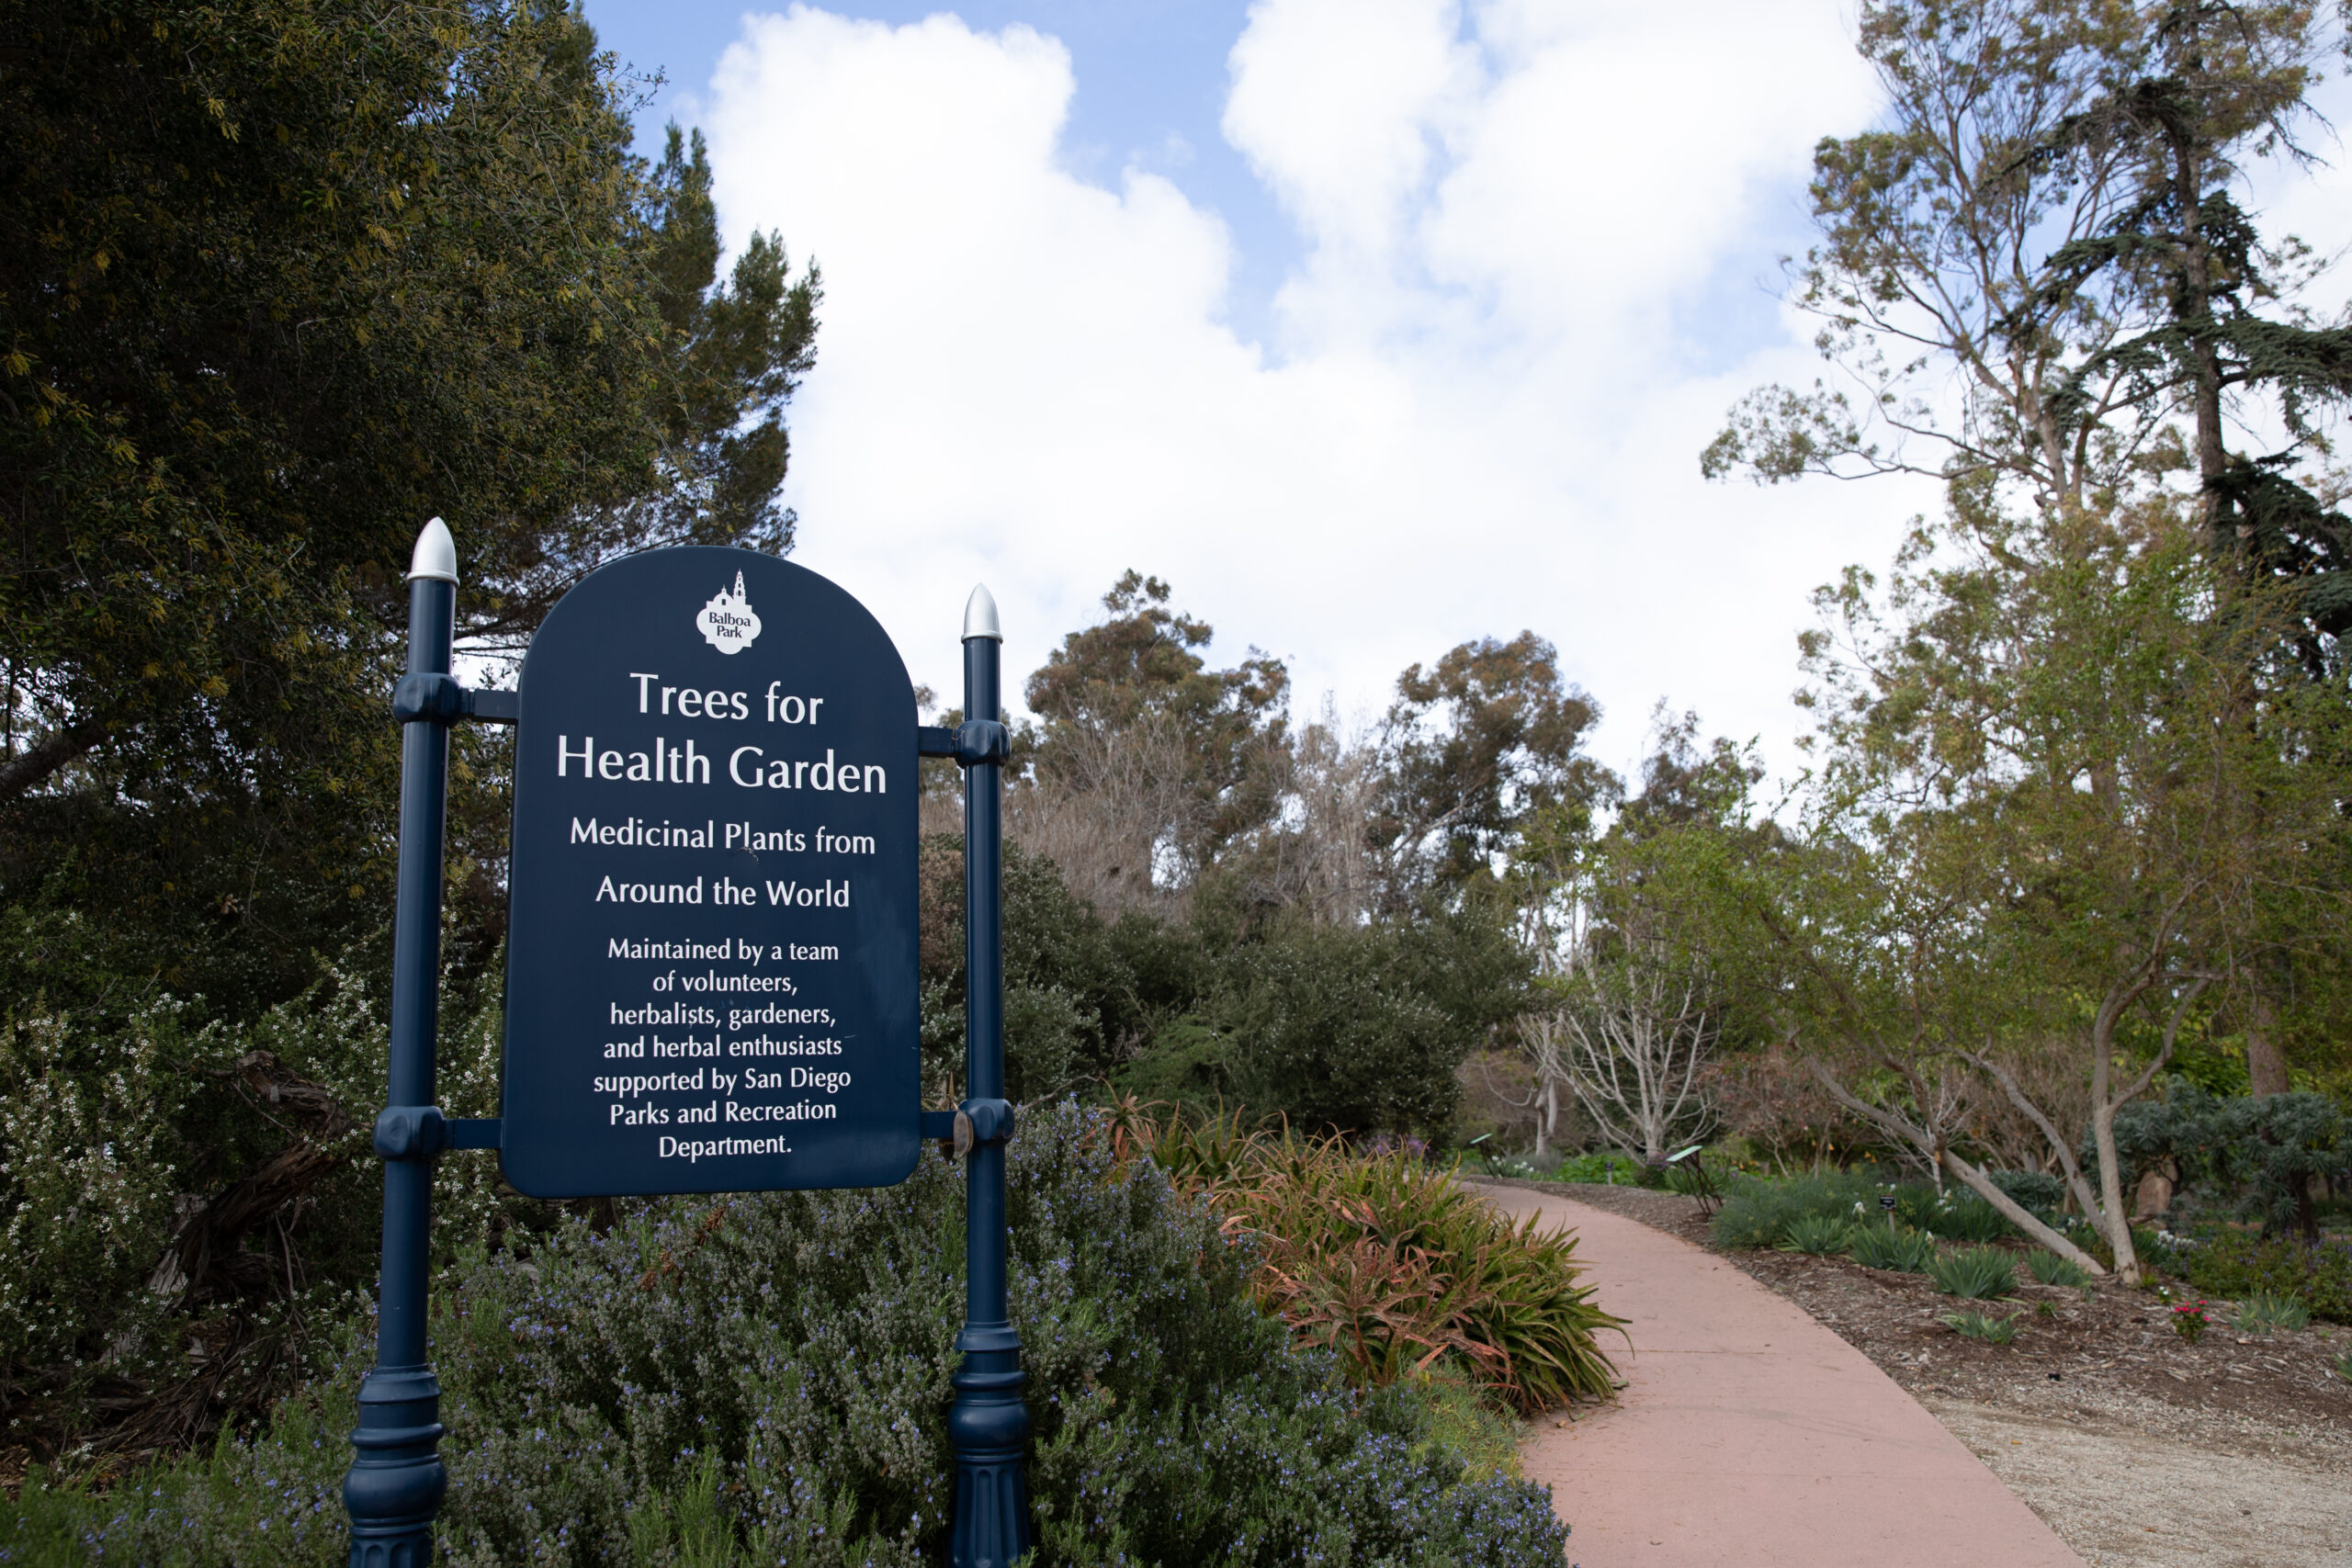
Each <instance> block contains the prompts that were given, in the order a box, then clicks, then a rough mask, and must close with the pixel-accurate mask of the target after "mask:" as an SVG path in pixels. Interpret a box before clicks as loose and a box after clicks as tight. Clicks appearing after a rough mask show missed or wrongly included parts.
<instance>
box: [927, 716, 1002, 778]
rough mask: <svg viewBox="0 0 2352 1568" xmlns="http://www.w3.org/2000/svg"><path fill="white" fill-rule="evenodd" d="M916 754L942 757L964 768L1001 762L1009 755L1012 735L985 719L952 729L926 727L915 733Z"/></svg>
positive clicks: (973, 720) (974, 720)
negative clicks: (984, 763) (983, 763)
mask: <svg viewBox="0 0 2352 1568" xmlns="http://www.w3.org/2000/svg"><path fill="white" fill-rule="evenodd" d="M915 753H916V755H918V756H922V757H944V758H946V759H947V760H949V761H953V762H955V763H956V765H957V766H958V767H964V768H969V767H973V766H975V765H977V764H979V763H982V762H1002V761H1005V760H1006V759H1008V758H1010V757H1011V756H1012V731H1010V730H1008V729H1006V728H1005V727H1004V726H1002V725H1001V724H999V723H997V722H996V721H995V720H994V719H988V718H976V719H971V720H968V721H967V722H966V723H963V724H960V725H957V726H956V728H953V729H949V728H945V727H944V726H941V725H936V724H926V725H922V726H920V727H919V728H917V729H916V730H915Z"/></svg>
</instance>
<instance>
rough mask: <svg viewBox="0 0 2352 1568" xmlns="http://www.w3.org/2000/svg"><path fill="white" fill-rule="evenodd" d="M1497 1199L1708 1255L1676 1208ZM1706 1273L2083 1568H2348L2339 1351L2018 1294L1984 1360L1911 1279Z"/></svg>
mask: <svg viewBox="0 0 2352 1568" xmlns="http://www.w3.org/2000/svg"><path fill="white" fill-rule="evenodd" d="M1507 1185H1510V1186H1516V1187H1527V1188H1531V1189H1533V1190H1539V1191H1544V1192H1555V1193H1557V1194H1559V1195H1561V1196H1563V1197H1567V1198H1573V1199H1575V1200H1576V1201H1578V1202H1582V1203H1588V1204H1590V1205H1592V1206H1593V1207H1595V1208H1599V1209H1605V1210H1607V1211H1609V1212H1610V1213H1618V1214H1623V1215H1625V1216H1627V1217H1628V1218H1631V1219H1635V1220H1639V1221H1641V1222H1642V1223H1644V1224H1648V1225H1650V1226H1652V1227H1654V1228H1656V1229H1658V1230H1661V1231H1664V1232H1666V1233H1667V1234H1668V1235H1677V1236H1680V1237H1682V1238H1683V1239H1685V1240H1687V1241H1691V1242H1692V1243H1695V1244H1697V1245H1700V1246H1702V1247H1703V1246H1704V1245H1705V1244H1706V1238H1707V1224H1706V1220H1705V1219H1704V1217H1703V1216H1702V1215H1701V1214H1700V1213H1699V1209H1698V1205H1697V1204H1696V1203H1694V1202H1692V1201H1691V1200H1690V1199H1688V1198H1683V1197H1679V1196H1677V1195H1675V1194H1673V1193H1667V1192H1656V1191H1649V1190H1644V1189H1641V1188H1629V1187H1610V1186H1596V1185H1589V1184H1585V1183H1571V1182H1537V1181H1514V1182H1510V1183H1507ZM1720 1256H1722V1257H1723V1258H1724V1259H1725V1260H1726V1261H1727V1262H1729V1263H1732V1264H1733V1265H1735V1266H1736V1267H1737V1268H1739V1269H1742V1270H1743V1271H1745V1272H1746V1273H1747V1274H1748V1275H1750V1276H1751V1277H1753V1278H1754V1279H1756V1280H1759V1281H1761V1282H1763V1283H1764V1284H1766V1285H1769V1286H1770V1287H1771V1288H1772V1289H1773V1290H1775V1291H1777V1292H1780V1293H1781V1295H1783V1296H1785V1297H1787V1298H1788V1299H1789V1300H1790V1301H1792V1302H1793V1303H1796V1304H1797V1305H1799V1306H1801V1307H1803V1308H1804V1310H1805V1311H1806V1312H1808V1313H1810V1314H1812V1315H1813V1316H1814V1317H1815V1319H1816V1320H1818V1321H1819V1322H1820V1323H1822V1324H1823V1325H1826V1326H1827V1327H1828V1328H1830V1329H1831V1330H1833V1331H1834V1332H1836V1333H1837V1334H1838V1337H1841V1338H1843V1339H1844V1340H1845V1341H1846V1342H1847V1343H1848V1344H1849V1345H1852V1346H1853V1347H1854V1348H1856V1349H1859V1350H1860V1351H1861V1352H1862V1353H1863V1354H1864V1355H1866V1356H1868V1357H1869V1358H1870V1359H1871V1360H1872V1361H1873V1362H1875V1363H1876V1364H1877V1365H1878V1366H1879V1367H1880V1368H1881V1369H1882V1370H1883V1371H1885V1372H1886V1373H1887V1374H1888V1375H1889V1376H1890V1377H1892V1378H1894V1381H1895V1382H1898V1383H1900V1384H1901V1385H1902V1386H1903V1387H1904V1388H1905V1389H1906V1390H1907V1391H1909V1392H1910V1393H1911V1394H1912V1395H1913V1397H1915V1398H1917V1400H1918V1401H1919V1402H1920V1404H1922V1405H1924V1406H1925V1407H1926V1408H1927V1409H1928V1411H1929V1412H1931V1413H1932V1414H1933V1415H1934V1416H1936V1417H1937V1418H1938V1419H1939V1420H1940V1421H1941V1422H1942V1423H1943V1425H1944V1426H1945V1427H1946V1428H1947V1429H1948V1430H1950V1431H1951V1433H1952V1434H1953V1435H1954V1436H1955V1437H1957V1438H1960V1439H1961V1441H1962V1442H1963V1443H1965V1444H1966V1445H1967V1446H1968V1448H1969V1449H1970V1450H1971V1451H1972V1452H1973V1453H1974V1454H1975V1455H1976V1456H1977V1458H1979V1459H1980V1460H1982V1461H1984V1462H1985V1465H1986V1466H1987V1467H1988V1468H1990V1469H1991V1470H1992V1471H1993V1472H1994V1473H1995V1474H1996V1475H1997V1476H1999V1477H2000V1478H2001V1480H2002V1481H2003V1482H2005V1483H2007V1485H2008V1487H2009V1489H2010V1490H2011V1491H2012V1492H2014V1493H2016V1494H2017V1495H2018V1496H2019V1497H2020V1498H2022V1499H2023V1500H2024V1501H2025V1502H2026V1504H2027V1505H2028V1506H2030V1507H2031V1508H2032V1509H2033V1510H2034V1511H2035V1512H2036V1513H2037V1514H2039V1515H2041V1517H2042V1518H2043V1519H2045V1520H2046V1521H2048V1522H2049V1524H2050V1525H2051V1527H2052V1529H2055V1530H2056V1531H2057V1532H2058V1534H2059V1535H2060V1537H2061V1538H2062V1539H2064V1540H2065V1541H2066V1543H2067V1544H2068V1545H2069V1546H2071V1547H2073V1548H2074V1549H2075V1551H2077V1552H2079V1553H2081V1554H2082V1556H2083V1558H2084V1559H2085V1560H2086V1562H2091V1563H2093V1564H2095V1565H2097V1568H2352V1488H2347V1485H2346V1483H2347V1482H2352V1383H2346V1382H2344V1381H2343V1380H2342V1379H2340V1378H2339V1377H2337V1376H2336V1374H2335V1369H2334V1361H2335V1354H2336V1352H2338V1351H2340V1350H2343V1349H2346V1348H2352V1333H2347V1332H2346V1330H2343V1329H2340V1328H2335V1329H2331V1328H2328V1327H2325V1326H2319V1327H2314V1328H2311V1329H2306V1330H2303V1331H2301V1332H2299V1333H2292V1334H2275V1335H2271V1336H2268V1337H2240V1336H2238V1335H2236V1334H2234V1333H2233V1332H2232V1331H2231V1329H2230V1327H2229V1326H2228V1325H2226V1324H2225V1323H2220V1322H2217V1323H2216V1324H2215V1325H2214V1326H2213V1327H2212V1328H2211V1329H2210V1330H2209V1331H2208V1332H2207V1333H2206V1335H2205V1337H2204V1338H2203V1339H2202V1340H2201V1341H2200V1342H2199V1343H2198V1344H2195V1345H2190V1344H2188V1343H2187V1342H2186V1341H2184V1340H2182V1339H2181V1338H2179V1337H2177V1335H2175V1334H2174V1333H2173V1332H2172V1330H2171V1326H2170V1324H2169V1323H2168V1321H2167V1320H2166V1319H2167V1314H2166V1311H2165V1304H2164V1303H2162V1302H2161V1301H2159V1300H2158V1299H2157V1298H2156V1297H2155V1296H2154V1294H2153V1293H2152V1292H2144V1291H2129V1290H2125V1289H2123V1288H2122V1287H2120V1286H2117V1285H2111V1284H2102V1285H2099V1286H2097V1287H2094V1288H2093V1289H2091V1290H2090V1291H2089V1292H2087V1293H2086V1292H2084V1291H2080V1290H2062V1289H2053V1288H2050V1287H2045V1286H2041V1285H2035V1284H2032V1283H2030V1282H2029V1283H2027V1284H2026V1285H2024V1286H2022V1287H2020V1289H2019V1291H2018V1297H2017V1299H2016V1300H2015V1301H2013V1302H2010V1303H1994V1304H1992V1305H1991V1306H1990V1308H1989V1310H1990V1311H1992V1312H1994V1313H1995V1314H2009V1313H2015V1314H2018V1337H2017V1339H2016V1341H2015V1342H2014V1343H2012V1344H2009V1345H2006V1346H1996V1345H1986V1344H1982V1343H1979V1342H1977V1341H1974V1340H1969V1339H1963V1338H1962V1337H1960V1336H1959V1335H1957V1334H1954V1333H1952V1332H1951V1330H1950V1329H1948V1328H1946V1327H1945V1326H1944V1325H1942V1324H1941V1323H1940V1322H1939V1321H1938V1318H1939V1314H1942V1313H1946V1312H1950V1311H1952V1310H1953V1309H1954V1308H1955V1307H1956V1306H1960V1305H1962V1304H1963V1303H1955V1302H1954V1301H1953V1299H1952V1298H1951V1297H1949V1296H1945V1295H1943V1294H1941V1293H1939V1292H1938V1291H1937V1290H1936V1289H1935V1287H1934V1286H1933V1285H1932V1284H1930V1283H1929V1282H1928V1280H1926V1279H1925V1278H1924V1277H1923V1276H1919V1275H1907V1274H1891V1273H1886V1272H1883V1271H1881V1270H1878V1269H1865V1268H1863V1267H1861V1266H1860V1264H1857V1263H1855V1262H1853V1261H1852V1260H1851V1259H1849V1258H1808V1257H1804V1256H1803V1255H1801V1254H1795V1253H1783V1252H1731V1253H1724V1254H1721V1255H1720ZM1600 1299H1601V1301H1602V1303H1603V1304H1604V1305H1605V1304H1606V1303H1607V1299H1608V1295H1607V1285H1606V1282H1605V1281H1604V1282H1603V1283H1602V1288H1601V1298H1600ZM1964 1304H1965V1305H1966V1306H1967V1307H1969V1308H1971V1309H1974V1308H1979V1307H1984V1306H1985V1304H1986V1303H1964ZM2217 1315H2219V1314H2217Z"/></svg>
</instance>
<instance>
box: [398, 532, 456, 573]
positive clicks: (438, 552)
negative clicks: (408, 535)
mask: <svg viewBox="0 0 2352 1568" xmlns="http://www.w3.org/2000/svg"><path fill="white" fill-rule="evenodd" d="M420 577H432V578H438V579H439V580H440V581H443V582H455V581H458V542H457V541H456V540H455V539H452V538H451V537H449V525H447V523H444V522H442V521H441V519H439V518H438V517H435V519H434V520H433V521H432V522H430V523H427V524H426V525H424V532H423V533H421V534H419V535H417V536H416V554H415V555H414V556H413V557H411V558H410V559H409V563H408V580H409V581H411V582H414V581H416V580H417V579H418V578H420Z"/></svg>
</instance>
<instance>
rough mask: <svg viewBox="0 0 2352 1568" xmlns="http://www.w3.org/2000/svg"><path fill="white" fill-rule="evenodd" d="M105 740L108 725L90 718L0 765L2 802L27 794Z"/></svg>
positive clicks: (0, 794) (60, 731)
mask: <svg viewBox="0 0 2352 1568" xmlns="http://www.w3.org/2000/svg"><path fill="white" fill-rule="evenodd" d="M106 738H107V727H106V725H105V724H104V723H103V722H101V721H99V720H97V719H91V720H89V721H87V722H86V723H83V724H76V725H74V726H71V727H70V728H65V729H61V730H59V731H58V732H57V733H56V734H54V735H52V736H51V737H50V738H49V739H46V740H44V741H42V742H41V743H40V745H38V746H33V747H29V748H28V749H27V750H23V751H20V752H18V753H17V755H16V756H14V757H11V758H9V759H8V761H6V762H0V800H9V799H13V798H14V797H16V796H17V795H22V794H24V793H25V791H27V790H28V789H30V788H32V787H33V785H35V784H39V783H40V781H41V780H43V779H45V778H47V777H49V775H50V774H51V773H55V772H57V770H58V769H60V768H62V767H63V766H65V764H66V763H68V762H71V761H74V759H75V758H77V757H79V756H81V755H82V754H83V753H85V752H86V751H87V750H89V749H90V748H91V747H93V746H96V744H97V743H98V742H99V741H101V740H104V739H106Z"/></svg>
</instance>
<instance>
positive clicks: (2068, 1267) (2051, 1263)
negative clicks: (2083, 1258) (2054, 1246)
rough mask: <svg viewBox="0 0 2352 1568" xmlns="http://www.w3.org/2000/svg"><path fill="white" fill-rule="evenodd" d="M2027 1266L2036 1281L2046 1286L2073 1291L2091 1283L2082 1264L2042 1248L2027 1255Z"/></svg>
mask: <svg viewBox="0 0 2352 1568" xmlns="http://www.w3.org/2000/svg"><path fill="white" fill-rule="evenodd" d="M2025 1266H2026V1269H2027V1270H2028V1271H2029V1272H2030V1273H2031V1274H2032V1275H2033V1277H2034V1278H2035V1279H2037V1280H2041V1282H2042V1283H2043V1284H2045V1285H2057V1286H2060V1287H2062V1288H2064V1289H2065V1290H2069V1291H2071V1290H2075V1289H2076V1288H2077V1287H2079V1286H2083V1285H2087V1284H2089V1283H2090V1282H2091V1277H2090V1274H2089V1273H2088V1271H2086V1269H2084V1268H2083V1266H2082V1265H2081V1264H2079V1263H2077V1262H2075V1260H2074V1259H2073V1258H2061V1257H2059V1256H2058V1255H2057V1254H2056V1253H2054V1252H2050V1251H2047V1250H2045V1249H2043V1248H2041V1247H2036V1248H2035V1249H2034V1250H2033V1251H2031V1252H2030V1253H2028V1254H2026V1258H2025Z"/></svg>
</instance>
